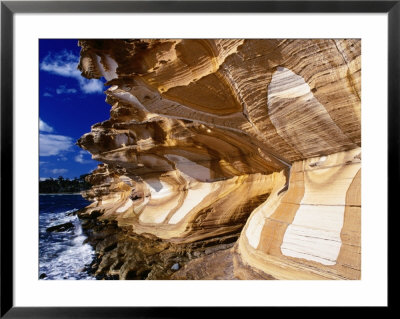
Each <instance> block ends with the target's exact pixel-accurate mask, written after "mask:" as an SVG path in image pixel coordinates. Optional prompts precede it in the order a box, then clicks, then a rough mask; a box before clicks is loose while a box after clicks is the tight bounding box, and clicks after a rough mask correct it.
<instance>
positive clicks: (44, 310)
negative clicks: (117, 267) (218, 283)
mask: <svg viewBox="0 0 400 319" xmlns="http://www.w3.org/2000/svg"><path fill="white" fill-rule="evenodd" d="M122 12H125V13H126V12H138V13H145V12H151V13H191V12H197V13H198V12H206V13H223V12H231V13H233V12H246V13H256V12H266V13H267V12H269V13H271V12H272V13H275V12H277V13H278V12H279V13H387V14H388V45H389V47H388V67H389V69H388V114H389V116H388V170H389V171H388V172H387V174H388V207H389V210H388V212H387V213H388V218H390V214H389V212H392V213H395V212H397V206H398V205H397V197H398V195H397V188H396V184H397V183H398V181H399V170H398V166H399V143H400V137H399V131H400V126H399V125H398V121H399V119H400V118H399V109H400V103H399V102H400V101H399V98H400V32H399V29H400V1H399V0H397V1H1V176H0V177H1V186H0V187H1V198H0V199H1V278H0V285H1V314H0V315H1V318H3V317H4V318H178V317H188V314H189V313H193V309H190V310H188V309H187V308H186V307H153V308H147V307H55V308H54V307H30V308H25V307H14V304H13V293H14V290H13V281H12V278H13V241H12V240H13V218H12V217H13V216H12V215H13V214H12V212H13V54H14V53H13V16H14V14H15V13H122ZM377 111H379V110H377ZM377 169H378V168H377ZM382 173H384V172H382ZM378 213H380V214H384V213H385V212H383V211H382V212H377V214H378ZM392 224H393V223H392ZM389 225H391V224H390V222H389V223H388V226H389ZM392 226H393V225H392ZM388 234H389V229H388ZM389 242H390V241H388V244H389ZM388 247H389V246H388ZM388 256H389V255H388ZM389 261H390V260H388V262H389ZM389 264H390V262H389V263H388V265H389ZM389 284H390V280H388V285H389ZM389 307H390V298H389V299H388V307H387V308H389ZM292 310H294V309H293V308H292ZM301 310H306V311H307V309H304V308H302V309H296V310H295V311H296V312H297V315H298V314H299V313H298V311H301ZM234 311H235V313H236V314H238V315H241V313H242V314H245V313H246V312H247V311H248V310H247V309H245V308H241V309H235V310H234ZM203 312H204V315H206V313H208V315H209V314H210V313H212V315H215V316H221V317H222V316H225V315H226V309H224V307H218V308H214V309H212V310H211V309H204V308H203V309H196V310H195V312H194V313H195V314H196V315H201V314H203ZM247 315H248V312H247Z"/></svg>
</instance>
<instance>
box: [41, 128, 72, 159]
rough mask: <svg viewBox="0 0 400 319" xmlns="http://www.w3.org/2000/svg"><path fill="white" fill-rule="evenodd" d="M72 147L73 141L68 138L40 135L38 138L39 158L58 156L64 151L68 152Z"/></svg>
mask: <svg viewBox="0 0 400 319" xmlns="http://www.w3.org/2000/svg"><path fill="white" fill-rule="evenodd" d="M73 146H74V139H73V138H72V137H69V136H63V135H54V134H42V133H40V136H39V154H40V156H52V155H58V154H60V153H62V152H65V151H70V150H71V149H72V147H73Z"/></svg>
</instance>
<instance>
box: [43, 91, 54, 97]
mask: <svg viewBox="0 0 400 319" xmlns="http://www.w3.org/2000/svg"><path fill="white" fill-rule="evenodd" d="M43 96H47V97H52V96H53V94H51V93H49V92H44V93H43Z"/></svg>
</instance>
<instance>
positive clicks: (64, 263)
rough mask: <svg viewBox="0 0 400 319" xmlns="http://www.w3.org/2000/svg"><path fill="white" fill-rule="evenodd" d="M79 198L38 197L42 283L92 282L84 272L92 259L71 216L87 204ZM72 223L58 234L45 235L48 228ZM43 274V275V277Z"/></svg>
mask: <svg viewBox="0 0 400 319" xmlns="http://www.w3.org/2000/svg"><path fill="white" fill-rule="evenodd" d="M89 204H90V202H89V201H87V200H85V199H83V198H82V196H81V195H60V194H54V195H40V196H39V274H38V277H39V278H40V279H43V280H59V279H61V280H64V279H72V280H78V279H89V280H90V279H95V278H94V276H92V275H89V274H88V273H87V271H86V270H85V267H86V266H88V265H89V264H90V263H91V262H92V261H93V259H94V257H95V252H94V250H93V248H92V246H90V245H89V244H86V243H85V244H84V243H83V242H84V241H85V239H86V238H87V237H86V236H85V235H84V233H83V232H82V226H81V223H80V220H79V218H78V216H76V215H72V214H71V213H73V212H75V211H77V210H78V209H80V208H83V207H85V206H87V205H89ZM68 222H70V223H72V224H73V227H72V228H70V229H69V230H65V231H61V232H47V231H46V229H47V228H48V227H52V226H56V225H60V224H65V223H68ZM43 274H45V275H43Z"/></svg>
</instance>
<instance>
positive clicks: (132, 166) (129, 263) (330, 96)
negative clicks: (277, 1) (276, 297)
mask: <svg viewBox="0 0 400 319" xmlns="http://www.w3.org/2000/svg"><path fill="white" fill-rule="evenodd" d="M79 45H80V46H81V57H80V64H79V69H80V70H81V72H82V76H84V77H86V78H100V77H104V78H105V79H106V80H107V83H106V85H107V86H109V88H108V89H107V90H106V91H105V94H106V101H107V102H108V103H109V104H110V106H111V110H110V119H109V120H106V121H104V122H101V123H97V124H94V125H93V126H92V128H91V132H89V133H87V134H85V135H84V136H82V137H81V138H80V139H79V140H78V145H79V146H80V147H81V148H83V149H85V150H88V151H89V152H90V153H91V154H92V157H93V159H95V160H98V161H101V162H102V163H103V164H101V165H99V166H98V168H97V169H96V170H95V171H93V173H92V174H91V175H89V176H87V177H86V180H87V181H88V182H89V183H90V184H92V188H91V189H89V190H87V191H85V192H83V196H84V197H85V198H86V199H88V200H90V201H92V204H91V205H89V206H88V207H86V208H85V209H84V210H81V211H80V212H79V213H78V215H79V217H80V218H81V220H82V222H83V228H84V231H85V232H86V234H87V235H88V237H89V238H88V242H89V243H90V244H92V245H93V247H94V248H95V251H96V254H97V257H96V260H95V261H94V262H93V263H92V265H91V266H90V267H89V271H90V272H92V273H93V274H94V275H95V276H96V278H98V279H178V280H180V279H227V280H233V279H267V280H269V279H360V278H361V129H360V126H361V99H360V96H361V41H360V40H358V39H343V40H340V39H310V40H308V39H299V40H295V39H290V40H286V39H272V40H267V39H260V40H256V39H215V40H190V39H184V40H179V39H171V40H169V39H164V40H155V39H152V40H144V39H142V40H110V39H109V40H81V41H79Z"/></svg>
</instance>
